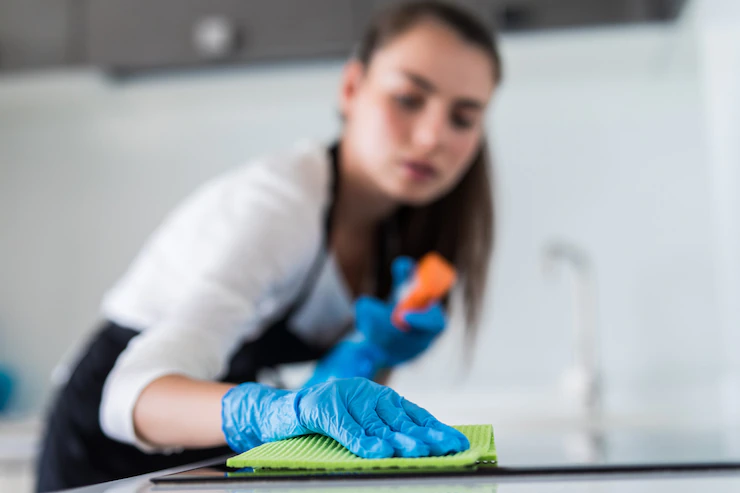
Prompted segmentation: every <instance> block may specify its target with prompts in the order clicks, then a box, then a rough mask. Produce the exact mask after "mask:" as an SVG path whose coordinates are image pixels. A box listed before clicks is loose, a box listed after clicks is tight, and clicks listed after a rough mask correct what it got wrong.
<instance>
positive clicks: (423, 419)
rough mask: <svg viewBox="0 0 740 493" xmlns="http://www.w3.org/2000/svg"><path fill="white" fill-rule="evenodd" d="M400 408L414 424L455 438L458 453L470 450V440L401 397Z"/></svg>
mask: <svg viewBox="0 0 740 493" xmlns="http://www.w3.org/2000/svg"><path fill="white" fill-rule="evenodd" d="M401 407H403V409H404V411H406V415H407V416H409V418H411V419H412V420H413V421H414V422H415V423H416V424H418V425H420V426H424V427H426V428H430V429H433V430H437V431H440V432H442V433H444V434H445V435H446V436H451V437H453V438H455V439H456V440H457V441H458V442H459V444H460V451H463V450H467V449H469V448H470V440H468V437H466V436H465V434H463V433H462V432H460V431H458V430H456V429H454V428H453V427H451V426H448V425H446V424H444V423H442V422H440V421H439V420H438V419H437V418H435V417H434V416H432V414H431V413H430V412H429V411H427V410H426V409H424V408H422V407H420V406H418V405H416V404H414V403H413V402H411V401H409V400H406V399H404V398H403V397H401Z"/></svg>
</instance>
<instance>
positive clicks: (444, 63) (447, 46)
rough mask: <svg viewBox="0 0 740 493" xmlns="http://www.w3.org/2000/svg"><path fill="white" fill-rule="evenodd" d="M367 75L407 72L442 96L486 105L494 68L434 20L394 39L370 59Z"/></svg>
mask: <svg viewBox="0 0 740 493" xmlns="http://www.w3.org/2000/svg"><path fill="white" fill-rule="evenodd" d="M370 71H371V75H375V76H383V75H384V74H385V75H387V73H388V72H399V71H400V72H411V73H414V74H417V75H419V76H422V77H424V78H425V79H427V80H429V81H430V82H432V83H433V84H434V86H435V87H437V89H438V90H439V91H440V93H442V94H443V95H445V96H449V97H471V98H475V99H479V100H482V101H486V100H487V99H488V98H489V97H490V94H491V91H492V90H493V88H494V80H493V74H494V67H493V62H492V61H491V58H490V56H489V55H488V54H487V53H486V52H485V51H484V50H483V49H482V48H480V47H478V46H476V45H474V44H472V43H470V42H468V41H466V40H464V39H462V38H461V37H460V36H459V35H458V34H457V33H456V32H455V31H453V30H452V29H451V28H449V27H447V26H445V25H444V24H442V23H440V22H438V21H434V20H423V21H420V22H419V23H417V24H416V25H415V26H413V27H411V28H410V29H409V30H407V31H406V32H404V33H402V34H400V35H398V36H396V37H395V38H393V39H392V40H391V41H390V42H388V43H387V44H385V45H384V46H383V47H381V48H380V49H379V50H378V51H377V52H376V53H375V54H374V56H373V59H372V62H371V67H370Z"/></svg>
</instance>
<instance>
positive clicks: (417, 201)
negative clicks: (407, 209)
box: [396, 189, 440, 207]
mask: <svg viewBox="0 0 740 493" xmlns="http://www.w3.org/2000/svg"><path fill="white" fill-rule="evenodd" d="M439 198H440V194H439V193H434V191H430V190H408V189H404V190H401V191H399V192H398V193H397V194H396V199H397V200H398V202H399V203H401V204H403V205H408V206H411V207H423V206H425V205H429V204H431V203H432V202H435V201H436V200H437V199H439Z"/></svg>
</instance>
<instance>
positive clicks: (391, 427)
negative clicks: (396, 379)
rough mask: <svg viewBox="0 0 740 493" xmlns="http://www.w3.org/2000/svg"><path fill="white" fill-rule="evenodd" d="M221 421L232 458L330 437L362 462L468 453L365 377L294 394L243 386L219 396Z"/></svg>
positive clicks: (450, 432)
mask: <svg viewBox="0 0 740 493" xmlns="http://www.w3.org/2000/svg"><path fill="white" fill-rule="evenodd" d="M221 416H222V429H223V432H224V435H225V437H226V442H227V443H228V444H229V446H230V447H231V448H232V449H233V450H234V451H235V452H237V453H242V452H244V451H246V450H249V449H250V448H252V447H255V446H257V445H261V444H263V443H266V442H271V441H275V440H282V439H285V438H291V437H295V436H300V435H307V434H311V433H320V434H322V435H327V436H330V437H332V438H334V439H335V440H336V441H338V442H339V443H340V444H342V445H344V446H345V447H346V448H347V449H349V451H350V452H352V453H353V454H355V455H358V456H360V457H364V458H386V457H394V456H396V457H424V456H429V455H434V456H437V455H445V454H448V453H456V452H461V451H463V450H467V449H468V448H470V442H469V441H468V439H467V437H465V435H463V434H462V433H460V432H459V431H457V430H455V429H454V428H451V427H449V426H447V425H444V424H442V423H440V422H439V421H437V419H436V418H434V417H433V416H432V415H431V414H429V413H428V412H427V411H426V410H424V409H422V408H421V407H419V406H417V405H416V404H413V403H411V402H409V401H407V400H406V399H404V398H403V397H401V396H400V395H398V394H397V393H396V392H394V391H393V390H391V389H390V388H388V387H384V386H382V385H379V384H376V383H374V382H371V381H369V380H367V379H364V378H349V379H341V380H332V381H330V382H325V383H321V384H318V385H314V386H311V387H304V388H302V389H300V390H298V391H287V390H278V389H273V388H271V387H267V386H265V385H262V384H258V383H252V382H248V383H243V384H241V385H238V386H236V387H234V388H232V389H231V390H229V391H228V392H227V393H226V395H224V397H223V399H222V407H221Z"/></svg>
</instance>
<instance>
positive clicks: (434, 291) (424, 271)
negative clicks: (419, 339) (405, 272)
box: [391, 252, 457, 330]
mask: <svg viewBox="0 0 740 493" xmlns="http://www.w3.org/2000/svg"><path fill="white" fill-rule="evenodd" d="M456 281H457V272H456V271H455V268H454V267H453V266H452V264H450V263H449V262H448V261H447V260H445V259H444V257H442V256H441V255H440V254H438V253H436V252H431V253H428V254H426V255H424V257H422V259H421V260H420V261H419V263H418V264H417V266H416V270H415V272H414V274H413V276H412V278H411V280H410V285H409V287H408V289H407V290H406V293H405V294H404V295H403V297H402V298H401V300H399V302H398V304H397V305H396V307H395V309H394V310H393V313H392V315H391V321H392V322H393V325H395V326H396V327H398V328H400V329H402V330H406V329H407V326H406V323H405V322H404V321H403V316H404V315H405V314H406V312H408V311H414V310H423V309H425V308H427V307H428V306H429V305H431V304H432V303H434V302H436V301H438V300H439V299H441V298H442V297H444V296H445V295H446V294H447V293H448V292H449V290H450V289H452V286H454V285H455V282H456Z"/></svg>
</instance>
